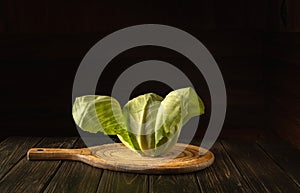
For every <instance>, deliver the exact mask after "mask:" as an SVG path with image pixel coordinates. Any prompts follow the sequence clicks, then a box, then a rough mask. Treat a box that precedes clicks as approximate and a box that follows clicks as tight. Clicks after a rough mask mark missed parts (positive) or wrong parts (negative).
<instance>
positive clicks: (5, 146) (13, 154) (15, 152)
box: [0, 137, 41, 179]
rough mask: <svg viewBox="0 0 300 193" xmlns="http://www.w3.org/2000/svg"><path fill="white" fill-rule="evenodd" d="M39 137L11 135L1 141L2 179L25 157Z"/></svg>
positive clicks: (0, 163) (0, 176) (0, 175)
mask: <svg viewBox="0 0 300 193" xmlns="http://www.w3.org/2000/svg"><path fill="white" fill-rule="evenodd" d="M40 140H41V138H38V137H9V138H7V139H5V140H4V141H2V142H1V143H0V179H1V178H2V177H3V176H4V175H5V174H6V173H7V172H8V171H9V170H10V169H11V168H12V167H13V166H14V165H15V164H16V163H17V162H18V161H20V159H21V158H22V157H25V155H26V152H27V150H28V149H29V148H30V147H32V146H34V145H35V144H37V143H38V141H40Z"/></svg>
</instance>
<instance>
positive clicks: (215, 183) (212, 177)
mask: <svg viewBox="0 0 300 193" xmlns="http://www.w3.org/2000/svg"><path fill="white" fill-rule="evenodd" d="M211 151H212V152H213V153H214V154H215V159H216V160H215V162H214V164H213V165H212V166H211V167H209V168H206V169H205V170H203V171H200V172H197V174H196V175H197V179H198V182H199V183H200V186H201V189H202V190H203V192H215V193H218V192H220V193H221V192H252V191H251V189H250V188H249V186H248V184H247V183H246V181H245V180H244V179H243V177H242V176H241V174H240V172H239V171H238V169H237V168H236V166H235V165H234V164H233V162H232V160H231V159H230V157H229V156H228V155H227V153H226V151H225V150H224V148H223V147H222V145H221V144H220V143H219V142H216V143H215V144H214V146H213V148H212V149H211Z"/></svg>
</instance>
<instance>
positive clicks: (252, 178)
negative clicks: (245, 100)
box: [0, 137, 300, 193]
mask: <svg viewBox="0 0 300 193" xmlns="http://www.w3.org/2000/svg"><path fill="white" fill-rule="evenodd" d="M31 147H55V148H58V147H60V148H79V147H84V144H83V142H82V140H81V139H79V138H77V137H68V138H62V137H47V138H39V137H9V138H7V139H4V140H2V141H1V142H0V163H1V165H0V192H1V193H20V192H26V193H35V192H58V193H62V192H71V193H73V192H82V193H90V192H91V193H96V192H101V193H106V192H109V193H113V192H120V193H127V192H128V193H148V192H150V193H172V192H174V193H181V192H187V193H189V192H191V193H200V192H209V193H211V192H230V193H232V192H259V193H261V192H271V193H273V192H287V193H294V192H295V193H296V192H300V154H299V152H300V151H299V150H297V149H295V148H293V147H292V146H291V145H288V144H286V143H283V142H282V143H279V142H278V143H267V142H243V141H239V142H237V141H232V140H219V141H218V142H217V143H215V145H214V147H213V148H212V149H211V151H212V152H213V153H214V154H215V157H216V160H215V162H214V164H213V165H212V166H211V167H209V168H207V169H205V170H202V171H199V172H195V173H188V174H181V175H142V174H134V173H122V172H114V171H109V170H102V169H98V168H93V167H91V166H89V165H86V164H84V163H79V162H75V161H28V160H27V159H26V152H27V150H28V149H29V148H31Z"/></svg>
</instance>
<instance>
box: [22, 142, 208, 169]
mask: <svg viewBox="0 0 300 193" xmlns="http://www.w3.org/2000/svg"><path fill="white" fill-rule="evenodd" d="M204 152H205V153H204ZM203 153H204V154H203ZM202 154H203V155H202ZM27 158H28V160H76V161H81V162H84V163H86V164H89V165H92V166H94V167H98V168H102V169H109V170H114V171H122V172H132V173H143V174H179V173H188V172H194V171H198V170H202V169H204V168H206V167H208V166H210V165H211V164H212V163H213V162H214V155H213V153H212V152H211V151H208V150H206V149H203V148H200V147H198V146H194V145H187V144H181V143H177V144H176V146H175V147H174V148H173V149H172V150H171V151H170V152H169V153H167V154H165V155H163V156H159V157H143V156H141V155H139V154H137V153H135V152H133V151H132V150H130V149H128V148H127V147H125V146H124V145H123V144H120V143H112V144H105V145H101V146H94V147H90V148H81V149H53V148H32V149H30V150H29V151H28V153H27Z"/></svg>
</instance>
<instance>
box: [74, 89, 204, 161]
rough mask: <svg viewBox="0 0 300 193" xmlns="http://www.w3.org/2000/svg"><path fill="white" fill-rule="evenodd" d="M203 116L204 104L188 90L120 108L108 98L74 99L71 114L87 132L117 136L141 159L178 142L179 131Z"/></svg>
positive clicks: (145, 97) (147, 97)
mask: <svg viewBox="0 0 300 193" xmlns="http://www.w3.org/2000/svg"><path fill="white" fill-rule="evenodd" d="M203 113H204V104H203V102H202V100H201V99H200V97H199V96H198V95H197V93H196V92H195V91H194V90H193V89H192V88H190V87H188V88H182V89H178V90H174V91H172V92H170V93H169V94H168V95H167V96H166V97H165V98H162V97H161V96H159V95H157V94H154V93H148V94H144V95H140V96H138V97H136V98H134V99H132V100H130V101H128V102H127V103H126V105H125V106H124V107H123V109H121V107H120V104H119V103H118V101H117V100H116V99H114V98H113V97H109V96H95V95H87V96H82V97H78V98H76V100H75V102H74V104H73V109H72V114H73V118H74V121H75V123H76V124H77V125H78V126H79V127H80V128H81V129H82V130H84V131H87V132H90V133H97V132H103V133H104V134H106V135H117V136H118V138H119V139H120V140H121V142H122V143H123V144H124V145H125V146H126V147H128V148H130V149H131V150H133V151H135V152H137V153H139V154H141V155H143V156H159V155H162V154H164V153H166V152H168V151H169V150H170V149H171V148H172V147H173V146H174V145H175V144H176V142H177V140H178V137H179V135H180V131H181V128H182V127H183V126H184V125H185V124H186V123H187V122H188V121H189V120H190V119H191V118H192V117H194V116H199V115H201V114H203Z"/></svg>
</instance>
